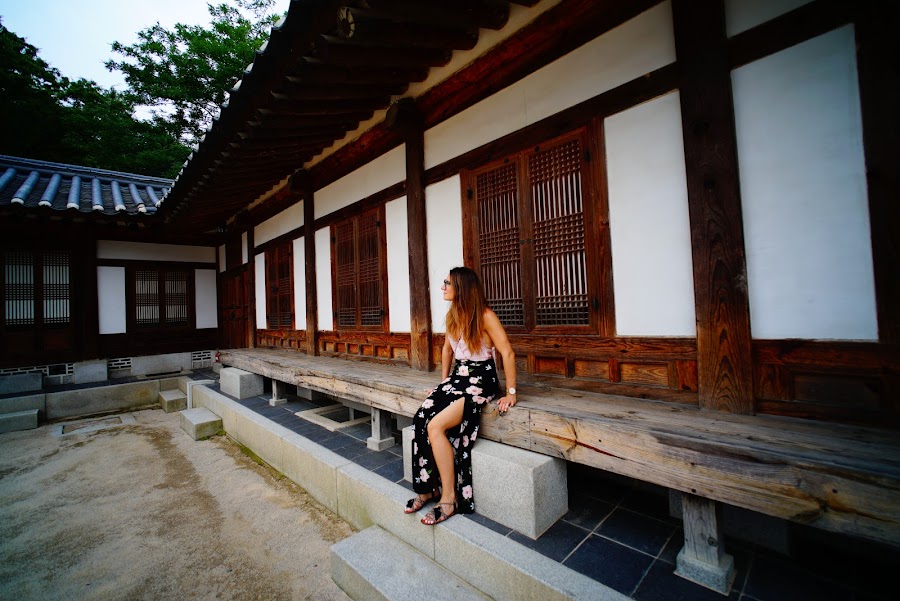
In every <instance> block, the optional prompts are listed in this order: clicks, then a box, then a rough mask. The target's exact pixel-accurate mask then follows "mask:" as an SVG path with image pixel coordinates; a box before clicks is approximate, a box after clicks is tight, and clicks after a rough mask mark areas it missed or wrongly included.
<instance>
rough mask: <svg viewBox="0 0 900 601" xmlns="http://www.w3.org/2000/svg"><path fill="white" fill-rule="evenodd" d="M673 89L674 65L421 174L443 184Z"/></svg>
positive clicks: (675, 77)
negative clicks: (466, 171) (457, 176)
mask: <svg viewBox="0 0 900 601" xmlns="http://www.w3.org/2000/svg"><path fill="white" fill-rule="evenodd" d="M677 87H678V69H677V65H675V64H672V65H667V66H665V67H661V68H659V69H657V70H656V71H652V72H650V73H648V74H646V75H643V76H641V77H638V78H637V79H634V80H632V81H629V82H628V83H624V84H622V85H621V86H618V87H616V88H613V89H612V90H609V91H607V92H603V93H602V94H599V95H597V96H595V97H593V98H590V99H588V100H585V101H584V102H581V103H579V104H576V105H575V106H572V107H570V108H567V109H565V110H563V111H560V112H558V113H556V114H555V115H551V116H549V117H546V118H544V119H541V120H540V121H538V122H536V123H533V124H531V125H529V126H527V127H523V128H522V129H520V130H518V131H515V132H512V133H510V134H507V135H505V136H503V137H501V138H497V139H496V140H493V141H491V142H488V143H487V144H483V145H481V146H479V147H478V148H473V149H472V150H470V151H468V152H465V153H463V154H461V155H459V156H457V157H454V158H452V159H449V160H447V161H444V162H443V163H441V164H439V165H435V166H434V167H431V168H430V169H428V170H427V171H426V172H425V184H426V185H430V184H434V183H437V182H441V181H444V180H445V179H447V178H448V177H451V176H453V175H456V174H457V173H460V172H462V171H463V170H464V169H472V168H474V167H477V166H480V165H485V164H487V163H491V162H493V161H496V160H499V159H502V158H503V157H504V156H507V155H509V154H510V151H511V150H522V149H525V148H528V147H529V146H534V145H536V144H541V143H543V142H546V141H547V140H551V139H553V138H556V137H558V136H561V135H564V134H566V133H568V132H571V131H574V130H576V129H578V128H579V127H584V126H588V125H589V124H590V123H591V122H592V120H593V119H597V118H599V119H603V118H604V117H606V116H608V115H612V114H615V113H618V112H620V111H623V110H625V109H627V108H630V107H632V106H635V105H637V104H640V103H642V102H646V101H647V100H651V99H653V98H656V97H658V96H662V95H663V94H666V93H668V92H671V91H672V90H674V89H676V88H677Z"/></svg>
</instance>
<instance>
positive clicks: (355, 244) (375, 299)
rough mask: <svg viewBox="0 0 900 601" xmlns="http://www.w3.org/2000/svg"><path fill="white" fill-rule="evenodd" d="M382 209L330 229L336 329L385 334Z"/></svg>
mask: <svg viewBox="0 0 900 601" xmlns="http://www.w3.org/2000/svg"><path fill="white" fill-rule="evenodd" d="M384 231H385V227H384V207H378V208H376V209H372V210H370V211H368V212H366V213H363V214H361V215H357V216H355V217H351V218H350V219H347V220H345V221H342V222H340V223H336V224H335V225H333V226H332V228H331V247H332V248H331V256H332V257H333V261H332V266H333V267H332V268H333V273H332V282H333V292H334V294H333V299H334V322H335V327H337V328H338V329H361V330H376V331H386V330H387V328H388V317H387V264H386V260H387V249H386V242H385V235H384Z"/></svg>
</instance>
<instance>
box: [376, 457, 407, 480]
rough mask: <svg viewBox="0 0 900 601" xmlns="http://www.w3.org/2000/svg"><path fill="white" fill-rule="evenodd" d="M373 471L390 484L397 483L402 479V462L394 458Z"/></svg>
mask: <svg viewBox="0 0 900 601" xmlns="http://www.w3.org/2000/svg"><path fill="white" fill-rule="evenodd" d="M373 471H374V472H375V473H376V474H378V475H379V476H381V477H382V478H386V479H388V480H390V481H391V482H399V481H400V480H402V479H403V460H402V459H399V458H397V457H395V458H394V459H393V460H389V461H387V462H386V463H385V464H384V465H382V466H379V467H377V468H376V469H375V470H373Z"/></svg>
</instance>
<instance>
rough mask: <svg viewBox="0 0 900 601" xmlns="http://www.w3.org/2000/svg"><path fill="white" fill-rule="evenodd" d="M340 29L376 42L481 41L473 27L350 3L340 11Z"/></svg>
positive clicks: (459, 44)
mask: <svg viewBox="0 0 900 601" xmlns="http://www.w3.org/2000/svg"><path fill="white" fill-rule="evenodd" d="M337 30H338V35H340V36H341V37H342V38H343V39H345V40H351V41H353V42H356V43H358V44H366V45H372V46H379V45H383V46H392V47H397V46H399V47H404V48H416V49H419V48H439V49H444V48H452V49H453V50H471V49H472V48H474V47H475V44H477V43H478V30H477V29H475V28H473V27H468V26H466V27H460V26H458V25H457V26H453V25H449V24H445V23H443V22H441V21H438V20H428V21H425V20H419V21H418V22H412V21H410V20H403V21H400V20H398V19H397V17H396V16H394V15H388V14H384V13H378V12H376V11H371V10H365V9H358V8H353V7H349V6H345V7H343V8H341V10H340V12H339V13H338V24H337Z"/></svg>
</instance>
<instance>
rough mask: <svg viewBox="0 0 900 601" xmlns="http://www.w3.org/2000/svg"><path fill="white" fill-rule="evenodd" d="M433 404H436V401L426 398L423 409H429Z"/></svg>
mask: <svg viewBox="0 0 900 601" xmlns="http://www.w3.org/2000/svg"><path fill="white" fill-rule="evenodd" d="M432 405H434V401H432V400H431V399H425V402H424V403H422V409H429V408H431V406H432Z"/></svg>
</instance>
